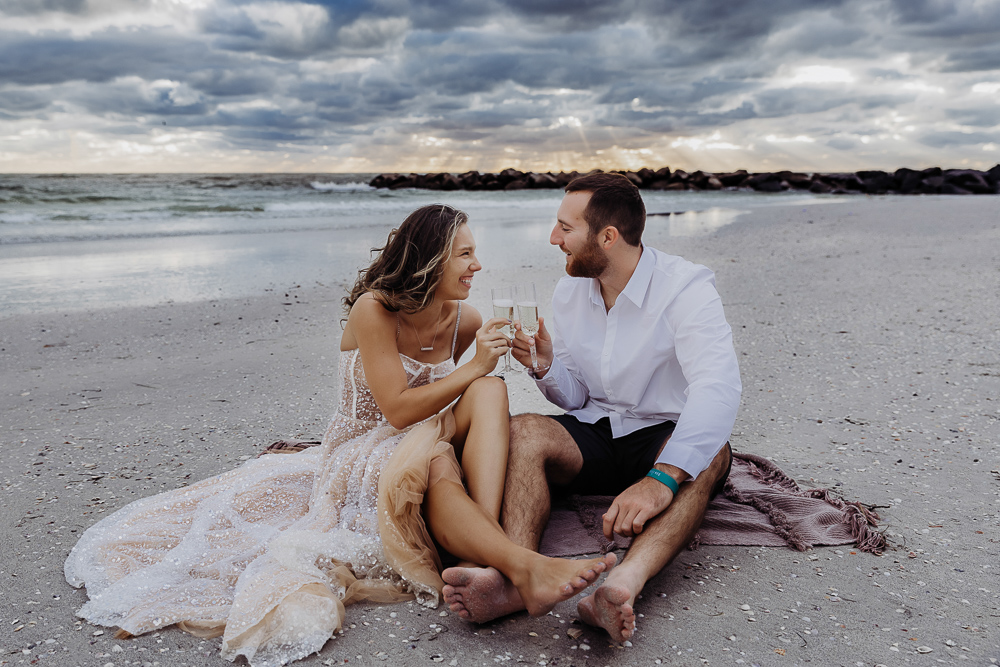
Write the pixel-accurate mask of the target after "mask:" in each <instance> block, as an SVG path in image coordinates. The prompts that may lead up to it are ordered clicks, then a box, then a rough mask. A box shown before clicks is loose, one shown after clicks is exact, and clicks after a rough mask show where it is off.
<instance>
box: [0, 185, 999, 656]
mask: <svg viewBox="0 0 1000 667" xmlns="http://www.w3.org/2000/svg"><path fill="white" fill-rule="evenodd" d="M778 201H780V200H778ZM666 220H667V219H665V218H651V219H650V223H649V228H648V230H647V234H646V242H647V243H648V244H649V245H652V246H655V247H658V248H661V249H663V250H665V251H667V252H671V253H675V254H680V255H683V256H685V257H686V258H688V259H690V260H692V261H696V262H699V263H703V264H706V265H707V266H709V267H711V268H713V269H714V270H715V271H716V274H717V278H718V286H719V291H720V293H721V294H722V297H723V301H724V303H725V305H726V311H727V315H728V318H729V321H730V323H731V324H732V326H733V329H734V332H735V342H736V348H737V352H738V354H739V358H740V362H741V369H742V375H743V382H744V394H743V404H742V408H741V411H740V415H739V417H738V419H737V423H736V428H735V432H734V434H733V445H734V447H735V448H736V449H738V450H742V451H747V452H751V453H755V454H761V455H764V456H768V457H770V458H771V459H772V460H774V461H775V462H776V463H778V464H779V465H780V466H782V468H783V469H784V470H785V471H786V472H788V473H789V474H790V475H791V476H793V477H794V478H795V479H796V480H798V481H799V482H800V484H802V485H803V486H808V487H812V486H824V487H834V488H836V489H837V490H838V491H840V492H841V493H843V494H844V495H845V496H846V497H848V498H850V499H857V500H861V501H863V502H866V503H870V504H873V505H876V506H878V511H879V512H880V513H881V514H882V516H883V518H884V521H885V526H886V530H887V532H888V535H889V539H890V542H891V544H892V547H891V548H890V549H889V550H887V551H886V553H885V555H884V556H882V557H875V556H871V555H868V554H863V553H855V550H852V549H849V548H845V547H837V548H817V549H814V550H811V551H809V552H804V553H800V552H796V551H792V550H789V549H763V548H746V547H702V548H700V549H699V550H697V551H687V552H684V553H682V554H681V556H680V557H679V558H678V559H677V561H675V562H674V564H673V565H672V566H671V567H669V568H668V569H667V570H666V571H664V572H663V573H661V574H660V575H659V576H658V577H657V578H656V579H654V580H653V581H651V582H650V583H649V585H648V587H647V589H646V592H645V594H644V596H643V598H642V599H641V600H640V601H639V602H638V604H637V611H638V612H639V614H640V618H639V628H638V633H637V636H636V637H635V638H634V639H633V641H632V642H631V643H632V645H631V646H617V645H612V644H611V643H610V642H609V641H608V640H607V638H606V636H603V635H602V634H601V633H600V632H597V631H595V630H592V629H589V628H586V627H583V626H581V625H580V624H579V622H578V621H574V619H575V618H576V605H575V600H571V601H569V602H566V603H563V604H561V605H559V606H558V607H557V608H556V609H555V610H554V612H553V613H552V614H551V615H548V616H544V617H541V618H537V619H536V618H530V617H528V616H527V615H524V614H521V615H517V616H514V617H511V618H508V619H502V620H499V621H496V622H493V623H490V624H487V625H484V626H473V625H469V624H466V623H464V622H462V621H461V620H460V619H458V618H456V617H454V616H452V615H450V614H447V613H444V612H442V611H441V610H427V609H423V608H420V607H418V606H417V605H415V604H405V603H404V604H399V605H388V606H379V605H359V606H356V607H353V608H351V609H349V610H348V620H349V623H350V624H353V625H352V627H350V628H348V630H347V632H346V633H345V634H344V635H343V636H341V637H340V638H338V639H336V640H334V641H331V642H329V643H328V644H327V646H326V647H325V649H324V650H323V651H322V653H321V654H319V655H318V656H312V657H311V658H309V659H307V660H304V661H303V662H302V664H324V665H329V664H343V663H344V662H345V661H350V662H351V663H358V662H360V663H362V664H370V663H377V662H379V661H383V660H384V661H386V662H389V663H403V664H426V663H427V662H429V661H433V662H443V663H445V664H450V665H473V664H484V665H489V664H494V663H504V662H511V663H513V662H523V663H527V664H548V665H567V664H576V665H606V664H607V665H632V664H637V665H651V664H683V665H702V664H716V665H718V664H746V665H751V664H757V665H798V664H804V663H812V664H817V665H852V666H853V665H877V664H884V665H895V664H911V665H933V664H941V663H945V664H953V663H959V662H960V661H968V664H971V665H987V664H992V663H995V662H997V661H998V660H1000V628H998V623H1000V579H998V570H1000V558H998V557H997V556H998V551H1000V548H998V539H1000V538H998V535H1000V531H998V530H997V529H998V526H1000V516H998V510H997V501H998V496H1000V472H997V471H998V469H1000V457H998V456H997V454H998V437H1000V435H998V434H1000V425H998V420H1000V320H998V316H997V313H1000V265H998V250H997V249H998V248H1000V206H998V202H997V198H995V197H985V196H984V197H976V198H961V197H951V198H949V197H909V198H904V197H888V198H868V197H861V196H859V197H853V198H841V199H838V200H836V201H835V202H830V203H823V204H816V205H811V206H794V207H789V206H776V207H774V208H770V209H759V210H756V211H754V212H751V213H749V214H747V215H744V216H741V217H740V218H739V219H738V220H737V221H736V222H735V223H733V224H731V225H728V226H726V227H723V228H721V229H719V230H717V231H716V232H714V233H713V234H711V235H708V236H696V237H683V238H677V237H670V236H668V235H667V234H666V233H665V228H666V225H667V222H666ZM561 271H562V269H561V257H560V256H559V255H558V253H557V252H556V251H553V254H552V261H551V263H549V264H547V265H545V266H541V265H532V266H513V265H510V266H504V267H490V268H489V269H487V270H484V271H483V272H482V273H481V274H479V276H478V277H477V279H476V284H475V288H474V291H473V295H472V297H471V298H470V302H471V303H472V305H475V306H477V307H479V308H480V309H481V310H483V309H484V307H485V306H486V305H487V303H488V293H489V290H488V288H489V287H490V286H491V285H495V284H497V283H502V282H506V281H511V282H512V281H515V280H533V281H534V282H535V283H536V284H537V285H538V287H539V291H540V292H542V293H544V294H550V293H551V286H552V285H553V284H554V283H555V281H556V280H557V279H558V277H559V276H560V275H561ZM350 277H351V276H350V271H348V270H346V269H345V271H344V275H343V276H342V282H344V283H346V282H347V281H348V280H349V279H350ZM341 296H342V295H341V292H340V286H338V285H332V286H329V287H320V286H316V285H313V286H307V285H302V286H294V285H287V286H285V288H284V289H279V290H274V291H269V292H265V293H263V294H260V295H259V296H255V297H253V298H247V299H234V300H225V301H216V302H206V303H195V304H166V305H160V306H155V307H143V308H133V309H126V310H105V311H94V312H83V313H79V312H77V313H59V314H52V315H29V316H17V317H12V318H7V319H4V320H0V387H2V390H0V411H2V414H3V420H2V425H0V444H2V445H3V450H4V454H5V455H4V458H3V463H2V464H0V482H2V486H0V489H2V492H0V502H2V503H3V506H4V508H5V518H4V519H3V521H2V525H3V529H2V531H0V540H2V545H3V548H2V555H0V581H2V582H3V590H4V592H5V595H4V596H3V597H2V598H0V646H2V652H0V665H4V664H12V665H13V664H42V665H44V664H55V665H108V664H112V665H116V666H121V665H129V664H135V665H142V664H150V665H156V664H159V665H162V666H163V667H167V666H176V665H214V664H219V665H221V664H225V662H224V661H223V660H222V659H221V658H220V657H219V655H218V649H219V640H218V639H215V640H205V641H203V640H200V639H196V638H193V637H191V636H189V635H186V634H184V633H182V632H180V631H177V630H176V629H167V630H164V631H162V632H157V633H153V634H150V635H147V636H143V637H139V638H135V639H132V640H128V641H118V640H115V639H112V638H111V635H112V634H113V632H112V631H111V630H110V629H102V628H98V627H95V626H91V625H89V624H87V623H80V622H78V619H76V617H75V615H74V613H75V611H76V610H77V609H78V608H79V607H80V606H81V605H82V604H83V602H84V600H85V595H86V594H85V592H84V591H82V590H75V589H73V588H71V587H70V586H69V585H68V584H67V583H66V582H65V580H64V579H63V576H62V564H63V561H64V559H65V557H66V555H67V554H68V552H69V550H70V549H71V548H72V546H73V544H74V542H75V541H76V539H77V538H78V536H79V535H80V534H81V532H82V531H83V530H84V529H86V528H87V527H88V526H90V525H91V524H93V523H94V522H95V521H97V520H98V519H100V518H101V517H103V516H106V515H107V514H108V513H109V512H112V511H113V510H115V509H117V508H119V507H121V506H123V505H125V504H127V503H128V502H130V501H132V500H134V499H137V498H141V497H145V496H148V495H151V494H153V493H156V492H157V491H161V490H164V489H171V488H175V487H178V486H183V485H185V484H187V483H189V482H191V481H194V480H197V479H200V478H203V477H206V476H208V475H212V474H216V473H220V472H223V471H226V470H229V469H231V468H232V467H234V466H236V465H239V463H240V462H241V461H242V460H245V459H246V458H247V457H250V456H254V455H255V454H256V453H257V451H258V450H259V449H260V448H261V447H262V446H264V445H266V444H268V443H269V442H271V441H273V440H276V439H278V438H281V437H286V436H316V435H318V434H320V433H321V432H322V429H323V427H324V425H325V423H326V421H327V419H328V418H329V416H330V414H331V412H332V409H333V406H334V403H335V400H336V391H337V376H336V356H337V348H338V343H339V335H340V327H339V318H340V316H341V311H340V305H339V299H340V297H341ZM546 311H547V308H543V314H544V313H545V312H546ZM510 386H511V397H512V407H513V411H514V412H522V411H541V412H553V410H552V409H551V406H549V405H547V404H546V403H545V402H544V401H543V399H541V397H540V395H539V394H538V393H537V391H536V390H535V389H534V388H533V386H532V385H531V384H530V383H529V382H528V380H527V379H526V378H524V377H523V376H518V377H515V378H513V379H512V380H511V382H510ZM353 626H357V627H353Z"/></svg>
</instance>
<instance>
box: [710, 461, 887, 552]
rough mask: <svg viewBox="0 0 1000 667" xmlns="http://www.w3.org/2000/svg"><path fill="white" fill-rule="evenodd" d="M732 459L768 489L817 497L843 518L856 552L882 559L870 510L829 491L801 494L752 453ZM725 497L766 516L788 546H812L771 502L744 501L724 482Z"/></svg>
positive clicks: (882, 539)
mask: <svg viewBox="0 0 1000 667" xmlns="http://www.w3.org/2000/svg"><path fill="white" fill-rule="evenodd" d="M733 456H734V457H736V458H739V459H742V460H744V461H746V462H748V463H750V464H751V466H750V473H751V474H752V475H753V476H754V477H756V478H757V479H759V480H760V481H761V482H762V483H765V484H768V485H770V486H776V487H780V488H782V489H783V490H785V491H787V492H789V493H792V494H794V495H798V496H807V497H810V498H816V499H818V500H822V501H824V502H826V503H829V504H830V505H832V506H833V507H836V508H837V509H838V510H841V512H842V513H843V515H844V519H843V522H844V523H845V524H846V525H848V526H849V527H850V529H851V537H853V538H854V541H855V543H856V545H857V548H858V550H860V551H865V552H868V553H871V554H875V555H876V556H881V555H882V551H883V550H884V549H885V545H886V540H885V534H884V532H882V531H878V530H875V528H877V527H878V520H879V518H880V517H879V515H878V512H876V511H875V510H873V509H869V508H867V507H865V506H864V505H862V504H861V503H858V502H847V501H845V500H844V499H843V498H840V497H838V496H835V495H834V494H833V493H831V492H830V490H829V489H810V490H809V491H803V490H802V489H800V488H799V485H798V484H796V483H795V480H793V479H792V478H790V477H788V476H787V475H786V474H785V473H784V472H782V470H781V469H780V468H778V467H777V466H776V465H774V464H773V463H771V462H770V461H769V460H767V459H765V458H763V457H761V456H755V455H753V454H743V453H740V452H733ZM724 493H725V494H726V497H727V498H729V499H730V500H732V501H733V502H736V503H740V504H742V505H750V506H751V507H753V508H754V509H756V510H757V511H758V512H761V513H762V514H764V515H765V516H767V518H768V520H769V521H770V522H771V525H772V526H774V528H775V532H777V533H778V535H780V536H781V537H782V538H783V539H784V540H785V542H787V543H788V545H789V546H791V547H793V548H795V549H798V550H799V551H805V550H806V549H809V548H811V547H812V546H813V545H812V544H809V543H807V542H805V541H803V540H802V538H801V537H800V536H799V535H797V534H796V533H795V531H794V529H793V528H792V525H791V523H790V522H789V520H788V517H787V516H786V515H785V513H784V512H782V511H781V510H779V509H778V508H776V507H774V506H773V505H772V504H771V503H769V502H766V501H762V500H760V499H759V498H747V497H745V496H744V495H743V494H741V493H739V492H738V491H736V490H735V489H734V488H733V486H732V484H731V483H730V482H728V481H727V482H726V485H725V487H724Z"/></svg>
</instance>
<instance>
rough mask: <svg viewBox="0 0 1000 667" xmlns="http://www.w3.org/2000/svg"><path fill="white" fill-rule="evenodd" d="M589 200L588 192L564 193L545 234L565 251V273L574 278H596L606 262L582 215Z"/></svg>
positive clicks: (605, 266) (551, 241)
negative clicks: (552, 223)
mask: <svg viewBox="0 0 1000 667" xmlns="http://www.w3.org/2000/svg"><path fill="white" fill-rule="evenodd" d="M589 201H590V193H589V192H569V193H567V194H566V196H565V197H563V200H562V204H560V206H559V212H558V213H557V214H556V226H555V227H554V228H553V229H552V233H551V234H549V243H551V244H552V245H555V246H559V249H560V250H562V251H563V252H564V253H565V254H566V273H568V274H569V275H571V276H573V277H575V278H599V277H600V276H601V274H603V273H604V271H605V269H607V268H608V263H609V261H608V258H607V255H605V253H604V249H603V248H601V246H600V244H598V243H597V239H596V238H595V235H594V234H591V232H590V226H589V225H588V224H587V221H586V220H584V219H583V212H584V210H585V209H586V208H587V203H588V202H589Z"/></svg>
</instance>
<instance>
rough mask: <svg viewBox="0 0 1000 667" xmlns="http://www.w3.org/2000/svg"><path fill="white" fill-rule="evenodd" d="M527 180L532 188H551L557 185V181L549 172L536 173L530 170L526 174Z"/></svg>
mask: <svg viewBox="0 0 1000 667" xmlns="http://www.w3.org/2000/svg"><path fill="white" fill-rule="evenodd" d="M527 180H528V185H529V186H531V187H532V188H539V189H551V188H558V187H559V183H558V181H556V179H555V177H554V176H553V175H552V174H550V173H545V174H536V173H534V172H532V173H530V174H528V176H527Z"/></svg>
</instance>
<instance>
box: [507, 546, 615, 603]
mask: <svg viewBox="0 0 1000 667" xmlns="http://www.w3.org/2000/svg"><path fill="white" fill-rule="evenodd" d="M617 562H618V558H617V557H616V556H615V555H614V554H607V555H605V556H603V557H601V558H591V559H589V560H568V559H564V558H547V557H545V556H540V557H539V559H538V561H537V562H534V563H532V564H530V566H529V567H527V568H525V571H524V574H523V575H522V576H521V577H520V578H519V579H518V581H516V582H515V585H516V586H517V591H518V593H520V594H521V600H522V601H523V602H524V607H525V609H527V610H528V613H529V614H531V615H532V616H541V615H543V614H547V613H548V612H549V611H551V610H552V608H553V607H555V606H556V605H557V604H559V603H560V602H562V601H563V600H568V599H570V598H571V597H573V596H574V595H576V594H577V593H579V592H580V591H582V590H583V589H585V588H587V587H588V586H590V585H591V584H592V583H594V582H595V581H597V578H598V577H599V576H601V574H603V573H604V572H607V571H608V570H610V569H611V568H613V567H614V566H615V563H617Z"/></svg>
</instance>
